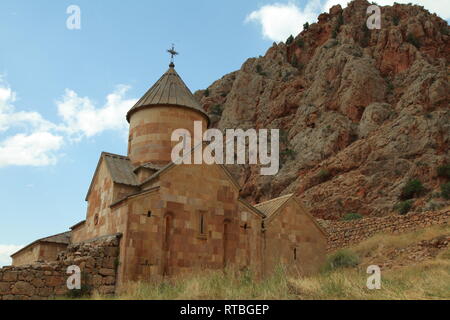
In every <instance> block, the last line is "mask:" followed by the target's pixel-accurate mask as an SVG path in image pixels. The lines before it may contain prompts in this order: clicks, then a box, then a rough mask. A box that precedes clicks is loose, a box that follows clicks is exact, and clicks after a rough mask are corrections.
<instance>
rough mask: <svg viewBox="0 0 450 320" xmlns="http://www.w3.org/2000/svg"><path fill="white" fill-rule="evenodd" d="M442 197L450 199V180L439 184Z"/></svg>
mask: <svg viewBox="0 0 450 320" xmlns="http://www.w3.org/2000/svg"><path fill="white" fill-rule="evenodd" d="M441 195H442V198H444V199H447V200H450V182H448V183H445V184H443V185H441Z"/></svg>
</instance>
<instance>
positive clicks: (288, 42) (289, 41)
mask: <svg viewBox="0 0 450 320" xmlns="http://www.w3.org/2000/svg"><path fill="white" fill-rule="evenodd" d="M292 42H294V36H293V35H292V34H291V35H290V36H289V38H287V40H286V44H288V45H289V44H291V43H292Z"/></svg>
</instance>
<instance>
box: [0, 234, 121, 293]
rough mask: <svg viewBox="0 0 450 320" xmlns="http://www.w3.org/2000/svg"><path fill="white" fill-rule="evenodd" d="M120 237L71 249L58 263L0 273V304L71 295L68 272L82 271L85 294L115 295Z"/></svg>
mask: <svg viewBox="0 0 450 320" xmlns="http://www.w3.org/2000/svg"><path fill="white" fill-rule="evenodd" d="M120 237H121V235H120V234H117V235H113V236H108V237H103V238H98V239H95V240H93V241H90V242H88V243H87V242H86V243H80V244H76V245H70V246H69V247H68V248H67V250H66V251H63V252H61V253H60V254H59V255H58V258H57V261H55V262H51V263H36V264H33V265H26V266H20V267H4V268H2V269H0V300H40V299H48V298H52V297H57V296H63V295H66V294H68V293H69V290H68V289H67V284H66V282H67V279H68V277H69V276H70V274H67V268H68V267H69V266H72V265H76V266H78V267H80V269H81V284H82V290H87V291H90V290H96V291H98V292H100V293H102V294H112V293H114V292H115V285H116V269H117V261H118V256H119V241H120Z"/></svg>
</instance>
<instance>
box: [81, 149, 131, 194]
mask: <svg viewBox="0 0 450 320" xmlns="http://www.w3.org/2000/svg"><path fill="white" fill-rule="evenodd" d="M102 160H105V163H106V167H107V168H108V170H109V173H110V174H111V179H112V180H113V182H114V183H120V184H124V185H128V186H133V187H137V186H139V181H138V179H137V176H136V175H135V173H134V169H135V168H134V167H133V166H132V165H131V161H130V159H129V158H128V157H125V156H121V155H118V154H113V153H108V152H102V154H101V155H100V159H99V160H98V163H97V168H96V169H95V172H94V175H93V176H92V180H91V184H90V186H89V190H88V192H87V194H86V201H87V199H88V197H89V194H90V193H91V190H92V187H93V185H94V179H95V176H96V175H97V172H98V170H99V169H100V164H101V163H102Z"/></svg>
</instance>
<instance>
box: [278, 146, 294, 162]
mask: <svg viewBox="0 0 450 320" xmlns="http://www.w3.org/2000/svg"><path fill="white" fill-rule="evenodd" d="M296 155H297V152H295V151H294V150H292V149H289V148H287V149H285V150H283V151H281V152H280V156H281V158H282V159H283V160H285V159H287V158H290V159H291V160H294V159H295V156H296Z"/></svg>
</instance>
